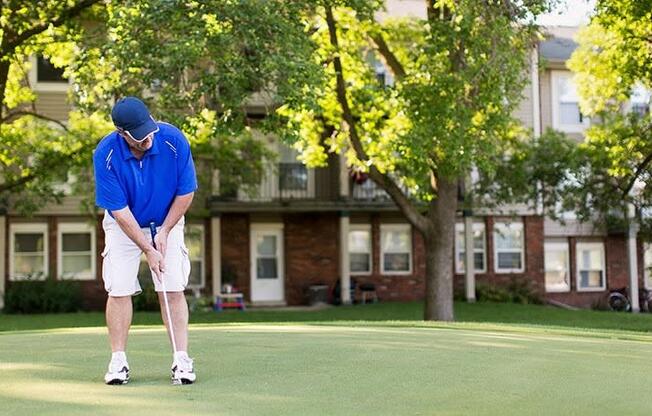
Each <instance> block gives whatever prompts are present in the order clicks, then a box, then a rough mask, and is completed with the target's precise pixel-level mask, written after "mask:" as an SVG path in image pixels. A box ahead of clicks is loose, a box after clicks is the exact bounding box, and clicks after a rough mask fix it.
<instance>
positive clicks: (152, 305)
mask: <svg viewBox="0 0 652 416" xmlns="http://www.w3.org/2000/svg"><path fill="white" fill-rule="evenodd" d="M140 286H141V288H142V289H143V291H142V292H141V293H140V294H139V295H138V296H134V297H133V302H134V310H136V311H158V310H160V308H159V304H158V295H157V294H156V291H155V290H154V284H153V283H151V282H147V283H144V282H142V281H141V282H140Z"/></svg>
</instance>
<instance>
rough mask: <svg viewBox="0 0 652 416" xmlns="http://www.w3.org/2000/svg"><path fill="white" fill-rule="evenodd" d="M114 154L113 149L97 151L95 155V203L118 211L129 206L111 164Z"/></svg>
mask: <svg viewBox="0 0 652 416" xmlns="http://www.w3.org/2000/svg"><path fill="white" fill-rule="evenodd" d="M113 156H114V155H113V149H110V150H109V151H108V152H98V151H96V152H95V154H94V155H93V168H94V170H95V204H96V205H97V206H100V207H102V208H105V209H108V210H109V211H116V210H119V209H122V208H124V207H126V206H127V197H126V196H125V193H124V191H123V190H122V187H121V186H120V183H119V182H118V178H117V176H116V173H115V170H114V169H113V166H112V165H111V158H112V157H113Z"/></svg>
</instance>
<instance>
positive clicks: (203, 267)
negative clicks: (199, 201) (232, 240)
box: [184, 223, 206, 289]
mask: <svg viewBox="0 0 652 416" xmlns="http://www.w3.org/2000/svg"><path fill="white" fill-rule="evenodd" d="M186 228H187V229H190V228H192V229H198V230H199V234H200V236H201V237H200V238H201V252H200V254H199V256H200V259H201V271H200V280H201V283H200V284H199V285H193V284H191V283H190V280H188V288H189V289H203V288H205V287H206V234H205V233H206V229H205V227H204V225H203V224H187V223H186ZM186 234H187V233H186ZM184 244H185V243H184ZM191 255H192V253H190V252H189V253H188V256H189V259H190V261H192V257H191Z"/></svg>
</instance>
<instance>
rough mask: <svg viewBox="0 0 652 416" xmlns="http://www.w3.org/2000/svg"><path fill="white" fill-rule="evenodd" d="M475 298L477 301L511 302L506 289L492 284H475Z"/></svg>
mask: <svg viewBox="0 0 652 416" xmlns="http://www.w3.org/2000/svg"><path fill="white" fill-rule="evenodd" d="M475 298H476V300H477V301H478V302H511V300H512V299H511V296H510V295H509V293H508V292H507V290H506V289H504V288H502V287H498V286H494V285H488V284H483V283H481V284H477V285H476V286H475Z"/></svg>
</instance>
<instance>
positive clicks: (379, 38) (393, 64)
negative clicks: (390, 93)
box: [370, 31, 405, 79]
mask: <svg viewBox="0 0 652 416" xmlns="http://www.w3.org/2000/svg"><path fill="white" fill-rule="evenodd" d="M370 37H371V40H373V42H374V43H375V44H376V47H377V50H378V53H380V54H381V55H382V57H383V58H384V59H385V63H387V65H388V66H389V68H390V69H391V70H392V72H393V73H394V77H395V78H396V79H401V78H404V77H405V68H403V65H402V64H401V62H399V60H398V58H397V57H396V55H394V53H393V52H392V51H391V50H390V49H389V46H388V45H387V42H385V38H384V37H383V35H382V33H380V31H378V32H376V33H373V34H372V35H371V36H370Z"/></svg>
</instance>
